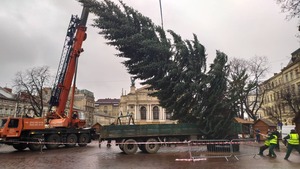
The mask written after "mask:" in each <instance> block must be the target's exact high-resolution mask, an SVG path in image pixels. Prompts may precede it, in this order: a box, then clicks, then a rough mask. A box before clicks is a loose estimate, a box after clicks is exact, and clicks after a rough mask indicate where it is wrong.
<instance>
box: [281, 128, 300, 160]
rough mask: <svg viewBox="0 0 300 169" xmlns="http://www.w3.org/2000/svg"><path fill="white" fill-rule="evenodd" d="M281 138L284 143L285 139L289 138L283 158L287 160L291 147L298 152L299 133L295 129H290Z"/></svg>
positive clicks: (299, 147)
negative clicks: (288, 132) (287, 133)
mask: <svg viewBox="0 0 300 169" xmlns="http://www.w3.org/2000/svg"><path fill="white" fill-rule="evenodd" d="M283 139H284V143H285V144H286V143H287V140H289V141H288V145H287V150H286V154H285V157H284V159H285V160H288V158H289V157H290V155H291V152H292V150H293V149H296V150H297V151H298V152H299V153H300V146H299V134H298V133H297V132H296V130H295V129H292V130H291V132H290V134H289V135H287V136H285V137H284V138H283Z"/></svg>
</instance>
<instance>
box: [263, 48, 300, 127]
mask: <svg viewBox="0 0 300 169" xmlns="http://www.w3.org/2000/svg"><path fill="white" fill-rule="evenodd" d="M291 55H292V56H291V60H290V61H289V63H288V64H287V66H286V67H284V68H283V69H282V70H281V72H280V73H276V74H274V76H272V77H271V78H269V79H268V80H266V81H265V82H263V83H262V84H261V86H260V88H261V90H262V91H265V94H264V98H263V99H264V101H263V103H264V104H263V106H262V111H263V114H262V116H265V117H269V118H272V117H273V116H276V117H277V119H279V120H280V121H282V122H283V123H284V124H291V123H292V119H293V117H294V115H295V114H294V113H293V111H292V110H291V108H290V106H288V104H287V102H286V100H285V99H283V96H284V94H285V93H287V92H289V93H291V94H292V96H293V97H299V96H300V48H299V49H298V50H296V51H295V52H293V53H292V54H291ZM273 118H274V117H273Z"/></svg>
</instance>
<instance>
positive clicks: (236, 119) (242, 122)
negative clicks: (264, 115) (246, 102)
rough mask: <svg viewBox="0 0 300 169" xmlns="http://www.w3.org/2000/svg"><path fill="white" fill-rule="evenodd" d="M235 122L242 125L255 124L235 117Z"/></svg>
mask: <svg viewBox="0 0 300 169" xmlns="http://www.w3.org/2000/svg"><path fill="white" fill-rule="evenodd" d="M234 120H235V121H236V122H237V123H240V124H253V123H254V122H253V121H248V120H245V119H242V118H239V117H235V118H234Z"/></svg>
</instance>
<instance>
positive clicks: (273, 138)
mask: <svg viewBox="0 0 300 169" xmlns="http://www.w3.org/2000/svg"><path fill="white" fill-rule="evenodd" d="M268 140H270V147H269V155H270V157H272V158H276V157H277V155H276V154H275V152H274V148H275V147H276V146H277V133H276V132H272V134H271V136H270V137H269V139H268Z"/></svg>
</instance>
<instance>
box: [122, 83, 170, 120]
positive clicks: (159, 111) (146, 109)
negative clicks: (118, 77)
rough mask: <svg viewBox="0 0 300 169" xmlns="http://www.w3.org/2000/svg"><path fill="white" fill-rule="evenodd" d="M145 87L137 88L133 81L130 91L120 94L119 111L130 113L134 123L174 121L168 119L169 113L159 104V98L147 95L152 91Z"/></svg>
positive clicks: (124, 113)
mask: <svg viewBox="0 0 300 169" xmlns="http://www.w3.org/2000/svg"><path fill="white" fill-rule="evenodd" d="M147 87H148V86H144V87H142V88H138V89H137V88H136V87H135V85H134V83H133V84H132V85H131V87H130V92H129V93H128V94H127V95H123V94H122V96H121V99H120V106H119V108H120V112H121V113H122V114H123V115H126V114H132V116H133V118H134V121H135V124H159V123H176V122H175V121H173V120H170V119H171V114H170V113H167V112H166V111H165V109H164V108H162V107H161V106H160V105H159V100H158V99H157V98H156V97H152V96H150V95H149V94H150V93H151V92H153V91H151V90H148V89H147Z"/></svg>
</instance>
